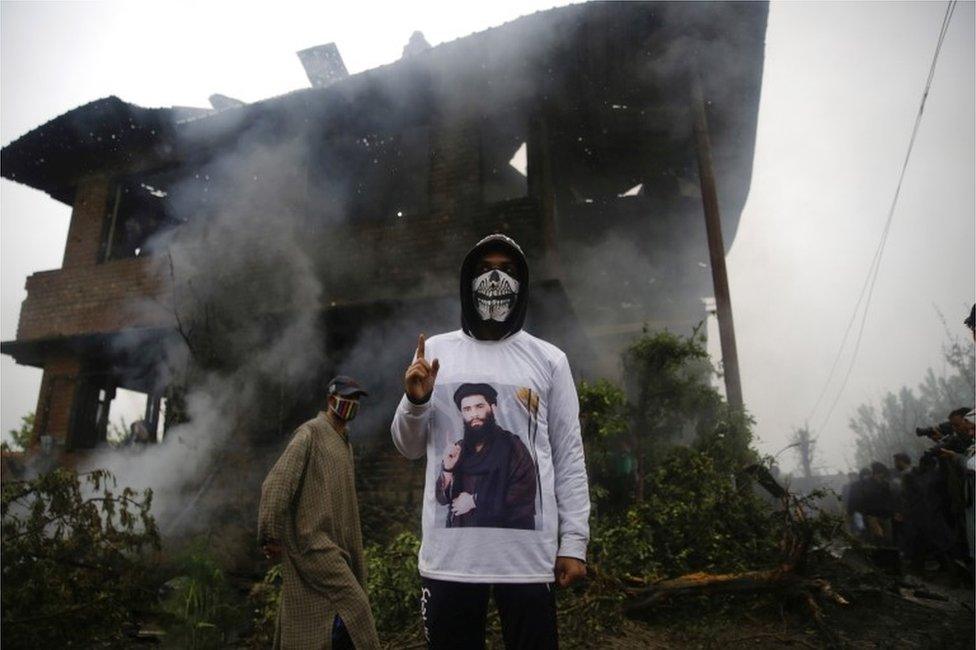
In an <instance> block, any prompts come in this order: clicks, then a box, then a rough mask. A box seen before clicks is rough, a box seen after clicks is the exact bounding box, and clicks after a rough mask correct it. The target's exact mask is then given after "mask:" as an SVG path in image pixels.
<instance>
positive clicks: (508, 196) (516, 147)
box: [479, 110, 529, 203]
mask: <svg viewBox="0 0 976 650" xmlns="http://www.w3.org/2000/svg"><path fill="white" fill-rule="evenodd" d="M479 134H480V143H479V144H480V146H479V158H480V163H481V199H482V201H483V202H484V203H498V202H500V201H508V200H512V199H521V198H525V197H527V196H528V195H529V182H528V141H529V123H528V120H527V119H525V117H524V116H523V115H522V114H521V113H520V112H518V111H514V110H513V111H510V112H507V113H501V114H498V115H493V116H486V117H484V118H482V120H481V128H480V130H479Z"/></svg>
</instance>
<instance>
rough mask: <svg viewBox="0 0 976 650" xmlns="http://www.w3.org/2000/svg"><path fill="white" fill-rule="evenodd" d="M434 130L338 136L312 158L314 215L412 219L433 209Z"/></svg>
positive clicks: (326, 220)
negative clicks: (431, 144) (431, 135)
mask: <svg viewBox="0 0 976 650" xmlns="http://www.w3.org/2000/svg"><path fill="white" fill-rule="evenodd" d="M429 187H430V129H429V128H428V127H426V126H422V127H414V128H410V129H405V130H403V131H401V132H399V133H395V134H375V133H371V134H366V135H358V136H353V135H339V136H336V135H333V136H331V137H328V138H326V139H325V140H324V142H323V143H322V145H321V146H320V147H318V148H317V149H315V150H314V151H313V152H312V153H311V155H310V159H309V170H308V188H309V189H308V194H309V216H310V218H311V219H312V220H313V221H314V222H317V223H323V224H327V225H333V224H337V223H342V222H347V221H348V222H357V221H359V222H361V221H380V220H385V219H390V218H392V219H397V218H405V217H406V218H408V217H411V216H414V215H422V214H426V213H427V212H429V210H430V203H429V202H430V191H429Z"/></svg>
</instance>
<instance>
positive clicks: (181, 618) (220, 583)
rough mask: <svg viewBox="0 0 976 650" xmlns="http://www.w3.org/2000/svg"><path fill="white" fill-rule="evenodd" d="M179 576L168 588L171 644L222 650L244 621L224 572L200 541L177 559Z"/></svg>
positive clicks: (165, 607) (164, 607)
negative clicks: (220, 649)
mask: <svg viewBox="0 0 976 650" xmlns="http://www.w3.org/2000/svg"><path fill="white" fill-rule="evenodd" d="M175 571H176V573H177V576H176V577H175V578H173V579H171V580H170V581H168V582H167V583H166V584H165V585H164V590H165V591H166V592H167V593H166V595H165V597H164V599H163V602H162V610H163V612H164V613H165V614H166V620H165V629H166V636H167V644H173V645H174V647H180V648H193V649H197V648H222V647H225V646H226V645H227V643H228V641H229V640H230V639H231V637H232V635H233V633H234V631H235V628H236V627H237V626H238V625H239V624H240V622H241V615H240V611H241V605H242V603H240V602H238V599H237V598H236V597H235V593H234V591H233V589H231V587H230V585H229V584H228V583H227V580H226V578H225V576H224V572H223V571H222V570H221V568H220V566H219V565H218V564H217V561H216V560H215V559H214V557H213V555H212V554H211V553H210V552H209V550H208V545H207V543H206V541H205V540H202V539H201V540H196V541H195V542H194V543H193V544H191V545H190V547H189V548H188V549H187V550H186V551H185V552H184V553H183V554H182V555H181V556H180V557H179V558H178V559H177V560H176V566H175Z"/></svg>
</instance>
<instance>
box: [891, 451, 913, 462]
mask: <svg viewBox="0 0 976 650" xmlns="http://www.w3.org/2000/svg"><path fill="white" fill-rule="evenodd" d="M894 459H895V462H896V463H897V462H898V461H902V462H904V463H908V464H909V465H911V464H912V457H911V456H909V455H908V454H906V453H905V452H903V451H900V452H898V453H897V454H895V456H894Z"/></svg>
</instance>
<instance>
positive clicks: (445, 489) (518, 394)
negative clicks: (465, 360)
mask: <svg viewBox="0 0 976 650" xmlns="http://www.w3.org/2000/svg"><path fill="white" fill-rule="evenodd" d="M435 398H436V402H437V406H438V410H437V417H436V419H435V424H434V426H435V431H434V436H435V437H434V440H435V441H436V442H437V447H438V453H439V457H440V463H439V464H438V466H437V467H436V470H437V479H436V482H435V487H434V495H433V498H434V499H435V500H436V502H437V507H436V512H437V518H436V525H437V526H438V527H444V528H475V527H480V528H519V529H524V530H541V529H542V515H543V513H542V499H541V494H540V479H539V462H538V456H537V451H536V438H535V436H536V434H537V433H538V416H539V395H538V393H536V392H534V391H533V390H532V389H530V388H526V387H517V386H507V385H502V384H494V383H482V382H469V383H454V384H447V385H443V386H440V387H438V388H437V389H435Z"/></svg>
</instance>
